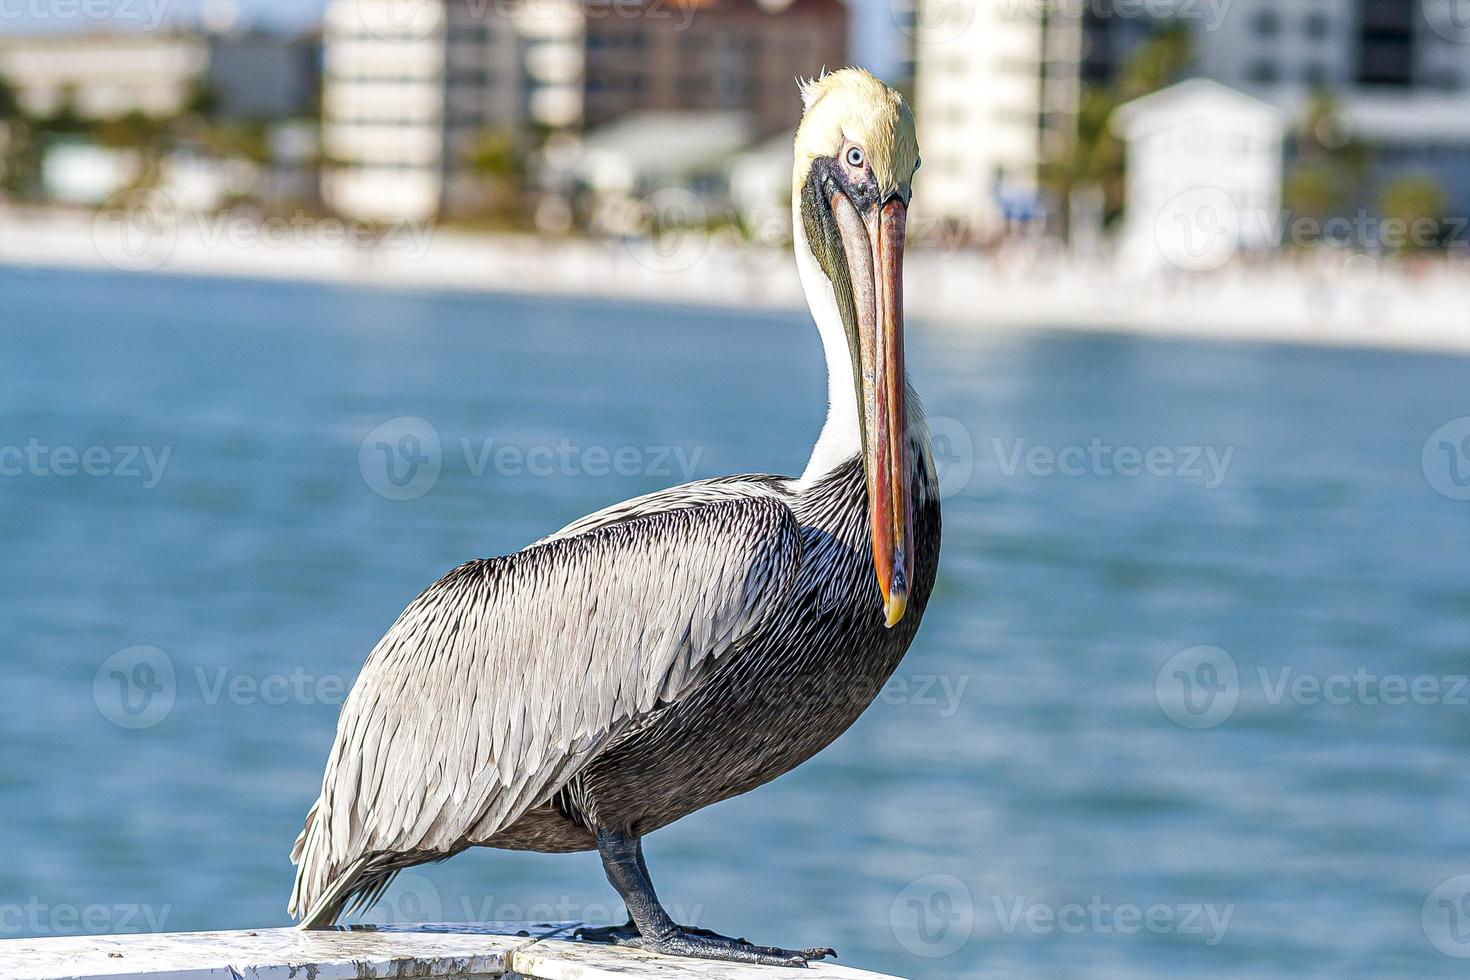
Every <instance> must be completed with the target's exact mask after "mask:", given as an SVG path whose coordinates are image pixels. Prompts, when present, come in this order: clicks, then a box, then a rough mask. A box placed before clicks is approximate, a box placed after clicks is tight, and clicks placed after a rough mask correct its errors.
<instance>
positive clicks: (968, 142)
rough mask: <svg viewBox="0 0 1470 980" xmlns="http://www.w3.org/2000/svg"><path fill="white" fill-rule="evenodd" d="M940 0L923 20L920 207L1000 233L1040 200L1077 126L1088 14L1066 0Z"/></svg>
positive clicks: (919, 25)
mask: <svg viewBox="0 0 1470 980" xmlns="http://www.w3.org/2000/svg"><path fill="white" fill-rule="evenodd" d="M933 2H934V3H935V4H936V5H935V6H934V7H933V8H932V9H930V10H924V9H923V8H921V13H920V16H919V17H918V22H917V25H916V32H917V43H916V46H915V47H916V50H917V52H918V60H917V66H916V72H917V74H916V78H915V86H916V90H917V91H916V113H917V116H918V120H919V140H920V144H921V145H922V146H923V148H924V160H923V167H922V168H921V169H920V171H919V174H918V177H917V178H916V181H917V184H918V187H917V188H916V191H915V200H916V203H915V215H916V216H918V215H919V214H923V215H925V216H927V217H930V218H943V219H947V220H952V221H957V222H960V223H963V224H965V225H967V226H969V227H970V228H972V229H974V230H975V231H977V232H979V233H981V234H987V233H992V232H994V231H996V230H998V229H999V228H1000V227H1001V226H1002V225H1003V224H1004V222H1005V220H1006V219H1007V217H1009V216H1019V215H1023V214H1029V213H1033V212H1034V211H1035V210H1036V209H1037V207H1038V206H1039V200H1038V195H1037V187H1038V181H1037V178H1038V171H1039V169H1040V167H1041V164H1042V162H1043V160H1044V159H1046V157H1047V156H1048V155H1049V154H1051V153H1054V152H1059V151H1060V150H1061V149H1062V148H1063V147H1064V146H1065V145H1066V143H1067V141H1068V140H1070V138H1071V134H1072V133H1074V132H1075V128H1076V113H1077V105H1078V92H1079V87H1078V70H1079V64H1080V59H1081V44H1082V33H1081V27H1082V24H1081V20H1080V18H1078V17H1075V16H1067V15H1064V14H1062V13H1060V12H1059V10H1060V8H1062V7H1064V6H1065V7H1070V6H1072V5H1071V4H1067V3H1065V2H1064V0H933Z"/></svg>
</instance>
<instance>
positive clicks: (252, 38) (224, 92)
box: [207, 31, 322, 120]
mask: <svg viewBox="0 0 1470 980" xmlns="http://www.w3.org/2000/svg"><path fill="white" fill-rule="evenodd" d="M321 57H322V54H321V36H320V35H319V34H317V33H316V32H312V33H310V34H301V35H288V34H275V33H272V32H269V31H241V32H231V33H216V34H210V35H209V36H208V63H209V67H208V74H207V78H208V84H209V91H210V94H211V96H212V97H213V98H214V99H215V100H216V102H217V106H216V110H217V112H218V114H219V115H221V116H223V117H225V118H227V119H265V120H279V119H290V118H294V117H299V116H305V115H308V114H312V115H314V114H315V111H316V103H317V96H318V93H319V91H320V89H321Z"/></svg>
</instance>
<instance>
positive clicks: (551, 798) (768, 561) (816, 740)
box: [290, 68, 939, 966]
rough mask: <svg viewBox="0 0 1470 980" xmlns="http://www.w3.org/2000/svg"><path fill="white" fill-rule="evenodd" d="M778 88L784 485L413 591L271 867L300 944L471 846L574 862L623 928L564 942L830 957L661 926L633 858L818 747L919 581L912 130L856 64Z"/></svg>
mask: <svg viewBox="0 0 1470 980" xmlns="http://www.w3.org/2000/svg"><path fill="white" fill-rule="evenodd" d="M800 89H801V95H802V99H803V103H804V106H805V111H804V113H803V116H802V120H801V124H800V126H799V127H798V129H797V133H796V142H795V160H796V165H795V168H794V174H793V179H792V211H793V216H794V220H793V225H794V228H793V237H794V244H795V253H796V262H797V266H798V270H799V272H800V276H801V283H802V287H803V291H804V292H805V294H806V298H807V302H808V304H809V305H810V307H811V312H812V316H813V319H814V320H815V321H816V325H817V328H818V330H819V332H820V334H821V339H822V343H823V347H824V349H825V353H826V362H827V373H828V413H827V419H826V423H825V425H824V426H823V428H822V431H821V435H820V437H819V438H818V441H817V443H816V446H815V448H814V449H813V450H812V454H811V459H810V461H809V462H808V464H807V466H806V469H805V471H804V472H803V473H802V475H801V477H800V478H799V479H791V478H789V477H781V476H771V475H746V476H730V477H723V478H718V479H711V480H701V481H698V482H695V483H689V484H685V485H683V486H678V487H673V488H671V489H668V490H663V491H658V492H655V493H651V494H648V495H646V496H642V497H637V498H634V499H632V500H628V501H624V502H623V503H619V504H615V505H613V506H611V507H608V508H606V509H604V510H601V511H598V512H596V513H594V514H591V515H589V516H587V517H584V518H582V519H581V520H578V521H575V522H574V523H572V524H570V525H568V526H567V527H565V528H563V529H562V530H560V531H558V532H556V533H555V534H552V535H550V536H549V537H546V538H542V539H541V540H539V541H537V542H535V543H533V544H531V545H529V546H528V547H526V548H525V549H523V550H521V551H518V552H515V553H514V554H510V555H505V556H503V557H499V558H486V559H480V560H476V561H471V562H468V563H467V564H464V565H460V566H459V567H458V568H455V569H453V570H452V571H450V572H449V573H448V574H447V575H445V576H444V577H443V578H442V579H440V580H439V581H438V582H436V583H434V584H433V585H431V586H429V588H428V589H427V590H425V591H424V592H423V593H422V594H421V595H420V596H419V597H418V598H416V599H414V600H413V602H412V603H410V604H409V606H408V608H407V609H406V610H404V612H403V614H402V615H400V616H399V617H398V620H397V621H396V622H395V623H394V624H393V626H392V627H391V628H390V629H389V630H388V633H387V635H385V636H384V637H383V639H382V640H381V641H379V643H378V645H377V646H376V647H375V648H374V649H373V651H372V653H371V654H370V655H369V657H368V659H367V662H366V663H365V664H364V666H363V669H362V672H361V674H360V675H359V676H358V678H357V682H356V684H355V685H354V686H353V688H352V691H351V693H350V695H349V696H348V698H347V700H346V701H345V702H344V704H343V706H342V712H341V716H340V718H339V720H338V725H337V735H336V739H335V741H334V743H333V745H332V749H331V754H330V756H329V758H328V759H327V766H326V773H325V775H324V776H323V778H322V789H321V795H320V797H319V798H318V799H317V800H316V802H315V803H314V804H313V805H312V807H311V810H310V812H308V813H307V815H306V823H305V827H304V829H303V830H302V831H301V835H300V836H299V837H298V838H297V840H296V845H295V847H294V849H293V850H292V852H291V858H292V861H293V862H294V863H295V864H296V865H297V871H296V883H295V888H294V889H293V891H292V895H291V903H290V911H291V913H292V914H293V915H294V916H296V917H297V918H300V919H301V920H302V923H301V925H302V927H303V928H324V927H328V926H331V925H332V924H333V923H334V922H335V921H336V919H337V918H338V916H340V915H342V914H343V913H344V912H350V911H354V910H359V909H365V908H367V907H369V906H370V905H371V904H372V903H373V902H375V901H377V899H378V898H379V897H381V896H382V894H383V892H384V891H385V890H386V889H387V887H388V885H389V883H390V882H391V881H392V879H393V876H394V875H395V874H396V873H397V872H399V871H400V870H401V869H403V868H406V867H409V866H412V865H417V864H422V863H425V862H429V861H442V860H444V859H446V858H448V857H451V856H453V855H455V854H457V853H459V852H460V851H463V850H465V849H466V848H469V847H475V846H485V847H499V848H509V849H513V850H531V851H542V852H570V851H587V850H593V849H595V850H597V851H598V853H599V855H600V857H601V859H602V865H603V869H604V870H605V871H606V873H607V877H608V880H609V881H610V882H611V883H612V885H613V887H614V888H615V889H617V891H618V893H619V894H620V895H621V896H622V898H623V900H624V902H625V903H626V905H627V908H628V914H629V919H630V921H629V922H628V924H627V925H626V926H621V927H616V928H609V929H599V930H589V932H588V936H589V938H600V939H603V940H608V941H613V942H617V943H621V944H626V945H632V946H637V947H640V948H642V949H644V950H648V951H652V952H657V953H665V954H670V955H675V956H689V957H700V958H706V959H715V960H730V961H736V962H745V963H759V964H770V965H781V966H805V965H806V964H807V963H808V962H809V961H811V960H815V959H821V958H823V957H825V956H835V955H836V953H835V952H834V951H833V950H832V949H830V948H827V947H814V948H810V949H782V948H778V947H773V946H758V945H755V944H753V943H750V942H747V941H746V940H744V939H732V938H729V937H726V936H721V935H719V934H717V933H714V932H711V931H709V930H706V929H697V928H694V927H692V926H686V925H681V924H679V923H677V922H675V921H673V919H672V918H670V916H669V915H668V913H667V912H666V911H665V910H664V908H663V906H662V905H660V904H659V900H658V896H657V895H656V894H655V892H654V888H653V883H652V881H651V879H650V878H649V873H648V866H647V864H646V863H645V861H644V858H643V848H642V839H643V838H644V837H646V836H647V835H648V834H650V833H652V832H653V831H655V830H657V829H659V828H660V827H663V826H665V825H667V824H669V823H672V822H673V821H675V820H678V819H679V818H680V817H684V816H687V815H688V814H690V813H693V812H694V811H696V810H698V809H700V808H701V807H705V806H708V805H709V804H711V803H716V802H718V801H720V800H724V799H728V798H729V797H732V796H735V795H737V794H740V793H745V792H747V791H749V790H752V789H754V788H756V787H757V786H760V785H762V784H763V783H766V782H769V781H770V780H772V779H774V778H775V777H777V776H779V775H781V774H782V773H785V772H787V771H789V770H791V769H793V768H795V767H796V766H798V765H800V764H801V763H803V762H805V761H806V760H807V759H809V758H811V757H812V756H813V755H815V754H816V753H817V752H819V751H821V750H822V749H823V748H824V747H826V746H827V745H828V744H829V743H831V742H832V741H833V740H834V739H835V738H837V736H838V735H840V734H842V732H843V731H845V730H846V729H847V728H848V727H849V726H850V725H851V724H852V723H853V722H854V721H855V720H856V719H857V717H858V716H859V715H860V714H861V713H862V712H863V710H864V709H865V708H866V707H867V706H868V705H869V704H870V703H871V702H872V701H873V699H874V698H875V697H877V695H878V693H879V692H880V690H881V689H882V687H883V685H884V682H885V681H886V680H887V679H888V677H889V676H890V675H891V674H892V673H893V671H894V670H895V668H897V666H898V663H899V661H900V660H901V659H902V658H903V655H904V652H905V651H906V650H907V649H908V647H909V644H910V642H911V641H912V640H913V638H914V633H915V631H916V630H917V629H918V626H919V620H920V618H921V617H922V616H923V614H924V607H925V604H926V603H927V601H928V599H929V593H930V590H931V589H932V587H933V585H934V576H935V570H936V568H937V565H938V560H939V493H938V481H937V480H936V478H935V472H934V466H933V462H932V459H931V456H930V449H929V438H928V430H927V427H926V426H925V424H924V421H923V417H922V412H921V410H920V408H919V404H918V402H917V400H916V398H915V397H914V396H913V394H912V393H911V391H910V389H909V385H908V380H907V376H906V374H905V372H904V357H903V300H902V296H903V294H902V273H903V249H904V234H905V215H906V213H907V210H908V204H909V199H910V187H911V183H912V179H913V175H914V171H915V170H916V169H917V167H918V165H919V151H918V142H917V139H916V136H915V132H914V119H913V114H912V113H911V112H910V111H909V108H908V106H907V105H906V104H905V103H904V101H903V99H902V98H901V97H900V96H899V94H898V93H897V92H895V91H893V90H892V89H890V88H888V87H887V86H886V85H884V84H883V83H882V82H880V81H878V79H876V78H874V77H873V76H872V75H870V74H868V73H867V72H866V71H863V70H861V69H857V68H846V69H843V70H841V71H837V72H833V73H831V74H827V75H824V76H822V77H821V78H818V79H814V80H811V81H806V82H802V83H800ZM834 816H835V814H834Z"/></svg>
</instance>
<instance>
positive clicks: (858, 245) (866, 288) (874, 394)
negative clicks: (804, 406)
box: [792, 68, 919, 627]
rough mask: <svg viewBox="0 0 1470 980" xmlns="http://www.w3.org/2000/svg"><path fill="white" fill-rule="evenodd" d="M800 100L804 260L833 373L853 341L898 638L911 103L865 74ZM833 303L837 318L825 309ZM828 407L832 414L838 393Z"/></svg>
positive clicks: (872, 507)
mask: <svg viewBox="0 0 1470 980" xmlns="http://www.w3.org/2000/svg"><path fill="white" fill-rule="evenodd" d="M801 95H802V100H803V101H804V102H805V103H806V113H805V114H804V115H803V117H802V120H801V126H800V127H799V128H798V129H797V131H796V154H795V157H796V167H795V171H794V174H793V187H792V206H793V210H794V220H795V223H796V229H795V231H796V235H795V237H796V247H797V249H798V255H797V261H798V263H799V265H800V266H801V268H802V273H803V281H804V283H805V285H806V288H807V293H808V298H809V299H810V300H811V301H812V308H813V313H814V314H815V315H816V318H817V323H818V326H819V327H821V328H822V329H823V331H824V340H825V341H826V342H827V345H828V349H829V370H830V369H831V367H833V366H835V365H833V363H832V353H831V352H832V351H833V349H834V346H836V347H837V348H838V349H839V353H840V341H838V340H836V339H835V337H834V336H829V334H831V335H835V334H837V333H838V332H841V333H843V334H844V335H845V340H846V347H847V354H848V355H849V356H850V359H851V368H852V378H853V385H852V389H853V390H852V397H853V398H854V399H855V401H856V409H857V420H858V423H859V426H860V435H861V440H862V452H863V462H864V467H865V469H866V471H867V480H868V510H869V518H870V520H871V523H872V534H873V568H874V571H875V572H876V573H877V576H878V589H879V592H880V593H881V594H882V597H883V606H884V613H885V619H886V622H887V623H888V625H889V626H890V627H891V626H893V625H895V624H896V623H897V622H898V621H899V620H900V619H902V618H903V614H904V610H905V608H907V605H908V594H909V583H910V581H911V580H912V578H913V570H914V560H913V550H912V548H913V515H912V506H913V504H912V497H911V492H912V482H913V475H912V461H911V459H910V453H909V442H908V413H907V407H906V404H905V397H906V384H905V379H904V368H903V247H904V220H905V216H906V214H907V211H908V203H909V193H910V186H911V184H912V182H913V177H914V171H915V170H916V169H918V166H919V144H918V140H917V138H916V136H915V133H914V116H913V113H912V112H911V111H909V107H908V106H907V105H906V104H905V103H904V101H903V97H902V96H900V95H899V94H898V93H897V92H895V91H894V90H893V89H891V88H889V87H888V86H887V85H884V84H883V83H882V82H880V81H879V80H878V79H876V78H874V77H873V76H872V75H870V74H868V73H867V72H866V71H863V70H862V69H860V68H844V69H843V70H841V71H837V72H833V73H832V74H830V75H824V76H823V77H821V78H818V79H815V80H813V81H810V82H806V83H804V84H803V85H802V86H801ZM802 250H805V251H806V252H809V253H810V255H809V256H808V255H805V254H802ZM813 262H814V263H815V265H813ZM827 287H830V289H831V294H830V297H829V295H828V293H827ZM834 301H835V307H836V309H835V312H834V311H831V310H830V309H828V310H825V311H824V309H822V307H823V305H825V306H826V307H831V306H832V305H833V303H834ZM824 321H826V322H824ZM832 398H833V400H834V403H835V401H836V400H837V399H838V398H839V393H838V392H836V391H834V392H833V393H832ZM837 408H838V406H837V405H835V404H834V406H833V410H834V411H835V410H836V409H837Z"/></svg>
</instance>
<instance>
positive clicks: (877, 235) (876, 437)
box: [831, 194, 914, 627]
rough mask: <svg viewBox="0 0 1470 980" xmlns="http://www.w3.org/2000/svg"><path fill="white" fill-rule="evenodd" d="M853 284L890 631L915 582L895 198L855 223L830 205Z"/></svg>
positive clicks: (844, 207) (878, 564) (900, 226)
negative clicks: (910, 586) (911, 584)
mask: <svg viewBox="0 0 1470 980" xmlns="http://www.w3.org/2000/svg"><path fill="white" fill-rule="evenodd" d="M831 203H832V210H833V214H834V216H835V217H836V219H837V227H838V230H839V231H840V233H841V235H842V244H843V251H844V252H845V253H846V255H847V265H848V273H849V275H850V277H851V280H852V283H851V285H852V293H853V306H854V311H855V312H856V314H857V327H858V331H857V332H858V337H857V340H858V344H857V347H858V356H857V358H856V360H857V362H858V363H857V366H858V368H859V371H858V374H859V382H858V383H859V386H860V388H861V389H862V391H861V398H862V406H863V423H864V424H863V435H864V447H863V448H864V460H863V462H864V467H865V469H866V470H867V477H868V518H869V521H870V522H871V525H872V533H873V570H874V572H875V573H876V574H877V577H878V591H879V592H880V593H881V594H882V596H883V611H884V622H886V623H887V624H888V626H890V627H892V626H895V625H897V623H898V621H899V620H901V619H903V614H904V610H906V609H907V608H908V600H909V585H910V583H911V582H912V581H913V576H914V555H913V539H914V517H913V466H912V461H911V459H910V454H909V441H908V403H907V389H906V385H905V381H904V370H903V246H904V223H905V218H906V216H907V210H908V209H907V207H906V206H905V204H904V202H903V201H902V200H900V199H899V198H897V197H893V198H890V199H889V200H887V201H886V202H884V203H883V204H882V205H880V206H879V207H876V208H873V209H872V211H871V212H870V213H869V214H867V215H865V216H861V217H860V216H859V215H858V213H857V211H856V209H855V208H854V207H853V206H852V204H851V203H850V202H849V201H848V200H847V198H846V197H845V196H844V195H842V194H837V195H834V197H833V199H832V202H831Z"/></svg>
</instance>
